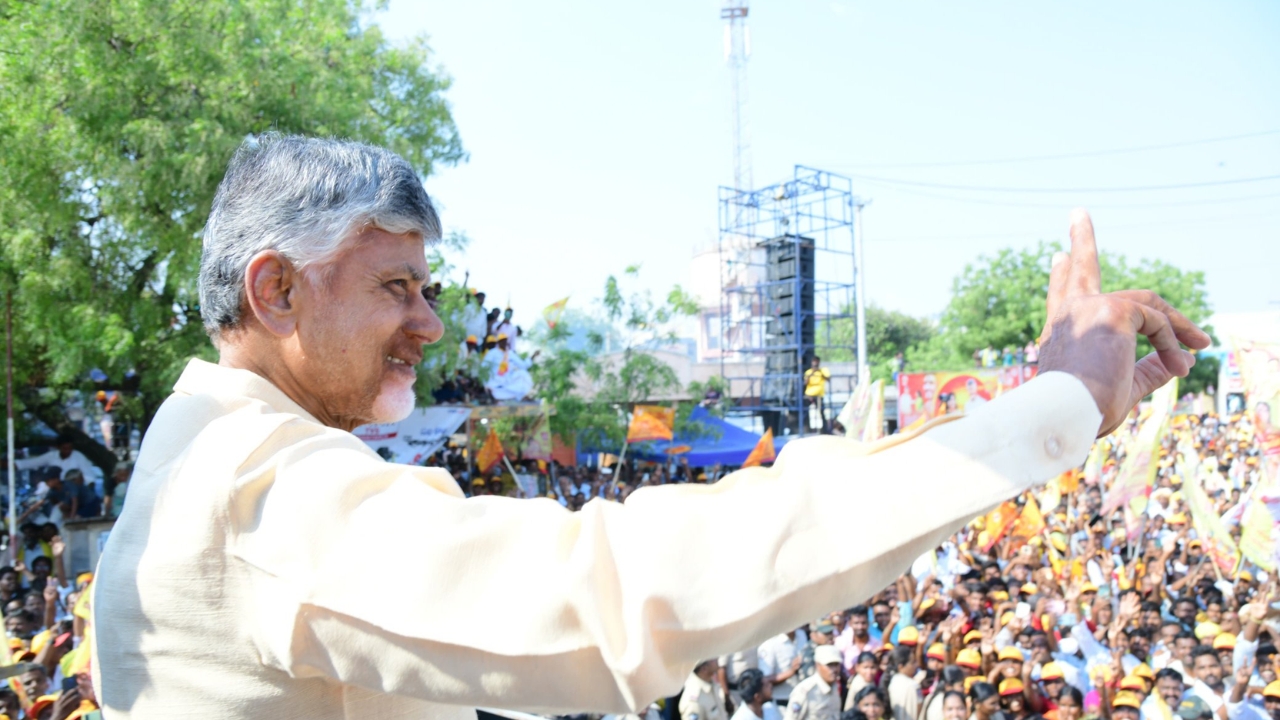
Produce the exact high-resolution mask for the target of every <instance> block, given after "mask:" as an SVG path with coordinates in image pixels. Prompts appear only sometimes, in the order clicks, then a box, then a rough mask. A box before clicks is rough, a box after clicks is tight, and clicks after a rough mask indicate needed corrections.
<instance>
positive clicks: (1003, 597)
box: [991, 590, 1009, 602]
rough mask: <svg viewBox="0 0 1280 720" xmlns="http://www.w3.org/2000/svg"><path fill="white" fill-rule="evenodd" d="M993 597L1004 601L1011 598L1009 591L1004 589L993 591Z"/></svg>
mask: <svg viewBox="0 0 1280 720" xmlns="http://www.w3.org/2000/svg"><path fill="white" fill-rule="evenodd" d="M991 599H992V600H999V601H1001V602H1004V601H1005V600H1008V599H1009V593H1007V592H1005V591H1004V590H997V591H995V592H993V593H991Z"/></svg>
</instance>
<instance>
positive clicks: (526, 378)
mask: <svg viewBox="0 0 1280 720" xmlns="http://www.w3.org/2000/svg"><path fill="white" fill-rule="evenodd" d="M440 292H441V290H440V284H439V283H436V284H435V285H432V286H430V287H428V288H426V290H425V293H426V296H427V302H428V303H429V304H431V306H432V308H433V309H434V308H436V307H437V304H438V298H439V293H440ZM467 293H468V295H467V300H466V305H465V306H464V307H463V309H462V311H461V315H460V317H459V318H458V320H459V323H460V324H461V326H462V328H463V332H465V333H466V337H465V339H464V340H463V342H462V343H461V345H460V347H459V349H458V352H459V362H458V368H457V370H456V371H455V373H454V375H453V377H451V378H449V379H447V380H445V382H444V383H442V384H441V385H440V387H439V388H437V389H436V390H435V392H434V393H433V395H434V398H435V401H436V402H437V403H440V404H444V405H448V404H456V403H461V404H471V405H490V404H493V403H504V402H520V401H522V400H526V399H527V398H528V397H529V395H530V394H531V393H532V392H533V376H532V375H531V374H530V373H529V368H530V367H531V366H532V364H533V360H534V359H535V358H536V357H537V356H538V352H537V351H535V352H534V353H533V354H532V355H530V356H527V357H526V356H525V355H522V354H521V353H520V352H519V350H518V348H519V347H520V344H521V340H522V338H523V337H524V330H523V328H521V327H520V326H519V325H516V324H515V322H514V321H513V319H512V318H513V317H514V315H515V313H514V311H513V310H512V309H511V308H509V307H508V308H505V309H499V308H491V309H489V310H485V305H484V303H485V294H484V293H483V292H480V291H479V290H475V289H469V290H467Z"/></svg>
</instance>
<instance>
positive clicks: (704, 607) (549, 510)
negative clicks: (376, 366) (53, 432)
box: [227, 373, 1101, 712]
mask: <svg viewBox="0 0 1280 720" xmlns="http://www.w3.org/2000/svg"><path fill="white" fill-rule="evenodd" d="M1100 421H1101V416H1100V415H1099V413H1098V410H1097V408H1096V406H1095V404H1094V401H1093V399H1092V397H1091V396H1090V394H1089V393H1088V391H1087V390H1086V389H1085V387H1084V385H1083V384H1082V383H1080V382H1079V381H1078V380H1076V379H1075V378H1073V377H1071V376H1068V375H1064V374H1061V373H1046V374H1044V375H1042V376H1041V377H1039V378H1037V379H1035V380H1033V381H1032V382H1030V383H1028V384H1027V385H1025V386H1023V387H1022V388H1019V389H1018V390H1015V391H1013V392H1010V393H1007V394H1005V395H1004V396H1002V397H1000V398H998V399H996V400H994V401H992V402H990V403H987V404H985V405H983V406H982V407H980V408H979V409H977V410H976V411H974V412H973V413H972V414H970V415H968V416H966V417H964V418H963V419H959V420H955V421H954V422H949V423H945V424H942V425H940V426H937V427H933V428H932V429H929V430H928V431H927V432H924V433H923V434H921V435H919V436H917V437H914V438H912V439H909V440H906V441H900V440H895V439H891V440H890V441H889V442H887V443H885V444H883V445H881V446H879V447H878V448H876V451H874V452H871V453H870V454H868V453H867V449H866V446H862V445H860V444H858V443H856V442H854V441H851V440H847V439H844V438H838V437H833V436H822V437H816V438H811V439H803V440H797V441H793V442H791V443H789V444H788V445H787V446H786V447H785V448H784V449H783V451H782V453H781V454H780V456H779V458H778V461H777V463H775V465H774V467H773V468H769V469H765V468H751V469H747V470H742V471H738V472H735V473H733V474H731V475H729V476H728V477H726V478H725V479H724V480H722V481H721V482H719V483H717V484H715V485H712V486H700V485H680V486H676V485H664V486H658V487H651V488H644V489H640V490H637V491H636V492H634V493H633V494H632V495H631V496H630V498H629V499H628V501H627V503H626V504H625V505H620V504H617V503H613V502H607V501H601V500H594V501H592V502H590V503H588V504H587V506H586V507H585V508H584V509H583V510H582V511H581V512H579V513H570V512H568V511H566V510H565V509H564V508H562V507H561V506H560V505H559V504H558V503H556V502H554V501H551V500H546V499H535V500H515V499H509V498H502V497H480V498H473V499H464V498H463V497H461V493H460V492H459V491H458V489H457V485H456V483H455V482H454V481H453V479H452V478H451V477H450V476H449V475H448V474H447V473H445V472H443V471H440V470H434V469H428V468H418V467H409V466H403V465H393V464H387V463H384V462H382V461H381V459H380V458H378V457H377V455H376V454H374V453H372V452H371V451H370V450H368V448H366V447H365V446H364V445H363V444H362V443H360V442H359V441H357V440H355V438H354V437H353V436H351V435H349V434H347V433H341V432H338V431H335V430H331V429H327V428H322V427H320V426H317V425H315V424H314V423H310V422H304V421H301V420H299V421H298V422H290V423H285V424H284V426H282V427H281V428H280V429H279V430H278V431H277V432H276V433H274V434H273V435H272V436H271V438H270V439H269V440H268V441H267V442H266V443H265V444H264V445H263V446H262V447H260V448H259V449H258V450H257V452H256V453H255V454H254V456H252V457H250V458H249V460H248V461H247V462H246V463H245V465H244V467H243V468H242V470H241V474H240V477H238V478H237V480H236V483H235V487H234V488H233V489H231V490H230V492H231V495H232V499H231V503H230V508H231V509H230V513H231V518H230V520H229V523H228V526H229V527H230V528H231V529H230V530H229V531H228V532H229V533H230V536H229V537H228V538H227V552H228V554H229V555H230V558H231V559H230V562H233V563H235V564H237V565H238V567H239V568H240V569H239V571H240V572H243V573H244V574H245V576H246V577H247V579H248V585H249V587H252V588H253V594H254V597H253V598H252V602H250V603H248V606H249V607H252V608H254V613H255V615H256V618H255V621H254V626H255V627H256V628H257V631H256V633H255V637H254V638H253V641H254V642H255V643H256V645H257V647H258V649H259V654H260V656H261V658H262V662H263V663H265V664H267V665H268V666H271V667H275V668H278V669H280V670H281V671H283V672H286V673H288V674H290V675H291V676H293V677H300V678H309V677H314V678H328V679H331V680H337V681H340V682H343V683H348V684H353V685H357V686H361V687H365V688H369V689H372V690H375V691H379V692H387V693H397V694H404V695H410V696H414V697H419V698H422V699H426V700H431V701H435V702H443V703H456V704H465V705H471V706H477V705H479V706H491V707H507V708H516V709H522V710H530V711H544V712H555V711H563V710H568V709H576V710H593V711H598V712H625V711H630V712H636V711H638V710H639V709H640V708H643V707H644V706H645V705H646V704H647V703H648V702H650V701H651V700H653V699H654V698H657V697H660V696H663V695H670V694H672V693H673V692H675V691H676V690H678V689H679V688H680V687H681V683H682V682H683V681H684V679H685V678H686V677H688V675H689V673H690V671H691V670H692V668H693V666H694V664H695V663H697V662H698V661H699V660H701V659H705V658H710V657H715V656H718V655H722V654H725V653H728V652H732V651H735V650H737V649H740V648H743V647H749V646H751V645H754V644H757V643H759V642H761V641H762V640H764V639H765V638H768V637H770V636H772V635H775V634H777V633H780V632H784V631H786V630H788V629H791V628H794V627H796V626H798V625H800V624H802V623H804V622H806V621H807V620H809V619H812V618H813V617H816V616H818V615H820V614H824V613H826V612H828V611H830V610H831V609H833V608H841V607H848V606H849V605H852V604H854V603H856V602H859V601H862V600H864V599H865V598H866V597H868V596H870V595H871V594H872V593H874V592H875V591H877V590H879V589H881V588H883V587H884V586H885V585H887V584H888V583H889V582H891V581H892V580H893V578H894V577H896V576H897V575H898V574H899V573H901V572H902V571H903V570H904V569H905V568H907V567H908V566H909V565H910V564H911V562H912V560H914V559H915V558H916V557H918V556H919V555H920V554H921V553H923V552H925V551H927V550H929V549H931V548H933V547H936V546H937V545H938V544H939V543H940V542H942V541H943V540H944V539H945V538H946V537H947V536H949V535H951V534H952V533H954V532H955V531H957V530H958V529H959V528H961V527H962V526H963V525H964V524H965V523H966V522H967V521H969V520H970V519H972V518H973V517H974V516H976V515H978V514H981V513H983V512H986V511H987V510H989V509H990V508H992V507H993V506H995V505H996V504H998V503H1000V502H1002V501H1004V500H1006V499H1008V498H1010V497H1013V496H1014V495H1016V494H1018V493H1019V492H1021V491H1023V490H1025V489H1027V488H1029V487H1031V486H1033V485H1034V484H1036V483H1038V482H1042V481H1045V480H1047V479H1049V478H1051V477H1053V476H1055V475H1057V474H1059V473H1061V472H1063V471H1064V470H1067V469H1069V468H1071V467H1073V466H1075V465H1078V464H1079V463H1080V462H1082V461H1083V460H1084V457H1085V455H1086V454H1087V453H1088V450H1089V447H1090V444H1091V442H1092V441H1093V438H1094V435H1095V434H1096V432H1097V430H1098V426H1099V424H1100ZM898 437H900V436H895V438H898ZM868 507H873V508H880V509H885V508H888V509H890V510H889V511H888V512H882V513H879V514H871V515H868V514H867V513H866V512H865V508H868ZM855 516H856V517H857V518H858V520H857V522H854V521H853V518H854V517H855ZM744 527H746V528H750V529H751V531H750V532H741V528H744ZM725 537H735V538H739V540H737V541H736V544H735V546H734V547H732V548H727V549H726V548H724V546H723V542H722V539H723V538H725ZM726 550H727V551H726Z"/></svg>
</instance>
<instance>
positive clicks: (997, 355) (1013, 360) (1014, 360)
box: [973, 340, 1040, 368]
mask: <svg viewBox="0 0 1280 720" xmlns="http://www.w3.org/2000/svg"><path fill="white" fill-rule="evenodd" d="M1039 362H1040V346H1039V344H1037V342H1036V341H1034V340H1033V341H1031V342H1028V343H1027V344H1026V346H1025V347H1023V346H1018V345H1006V346H1005V347H1004V349H1003V350H997V349H996V348H993V347H991V346H990V345H988V346H987V347H984V348H979V349H977V350H974V351H973V366H974V367H976V368H995V367H1011V366H1013V365H1023V364H1026V365H1035V364H1037V363H1039Z"/></svg>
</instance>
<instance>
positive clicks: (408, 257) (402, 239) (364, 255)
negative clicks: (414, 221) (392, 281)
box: [351, 228, 430, 281]
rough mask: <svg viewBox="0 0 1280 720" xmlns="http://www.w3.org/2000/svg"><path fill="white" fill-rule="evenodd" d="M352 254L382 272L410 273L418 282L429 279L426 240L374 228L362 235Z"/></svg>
mask: <svg viewBox="0 0 1280 720" xmlns="http://www.w3.org/2000/svg"><path fill="white" fill-rule="evenodd" d="M351 254H352V255H353V256H354V257H356V258H359V259H361V260H363V261H365V262H366V263H368V264H370V265H371V266H373V267H374V268H376V269H377V270H379V271H383V272H386V271H399V272H408V273H410V274H412V275H413V276H414V279H418V280H423V281H425V280H426V279H427V276H428V275H429V274H430V273H429V266H428V265H427V248H426V245H425V244H424V243H423V242H422V238H420V237H418V236H417V235H413V234H409V233H406V234H402V235H394V234H392V233H389V232H386V231H385V230H379V229H377V228H371V229H369V230H365V231H364V232H362V233H361V234H360V241H359V243H357V244H356V245H355V247H354V248H352V250H351Z"/></svg>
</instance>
